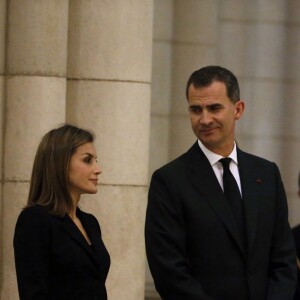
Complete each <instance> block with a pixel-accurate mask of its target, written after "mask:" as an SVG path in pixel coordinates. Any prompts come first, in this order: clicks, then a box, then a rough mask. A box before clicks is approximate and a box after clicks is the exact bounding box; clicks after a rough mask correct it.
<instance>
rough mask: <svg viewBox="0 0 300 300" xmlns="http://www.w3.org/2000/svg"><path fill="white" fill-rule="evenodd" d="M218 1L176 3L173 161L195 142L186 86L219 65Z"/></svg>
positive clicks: (172, 125) (171, 139)
mask: <svg viewBox="0 0 300 300" xmlns="http://www.w3.org/2000/svg"><path fill="white" fill-rule="evenodd" d="M218 3H219V1H217V0H185V1H181V0H175V2H174V4H175V6H174V37H173V62H172V73H173V77H172V103H171V117H170V118H171V119H170V159H172V158H175V157H177V156H178V155H179V154H181V153H183V152H184V151H186V150H187V149H188V147H189V146H191V144H192V143H193V142H194V141H195V139H196V138H195V136H194V134H193V131H192V129H191V126H190V121H189V117H188V105H187V101H186V97H185V85H186V82H187V79H188V77H189V76H190V74H191V73H192V72H193V71H195V70H196V69H198V68H200V67H204V66H206V65H209V64H215V63H216V58H217V38H218V36H217V33H218Z"/></svg>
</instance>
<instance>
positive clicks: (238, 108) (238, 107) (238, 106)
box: [235, 100, 245, 120]
mask: <svg viewBox="0 0 300 300" xmlns="http://www.w3.org/2000/svg"><path fill="white" fill-rule="evenodd" d="M244 111H245V102H244V101H243V100H239V101H238V102H236V103H235V119H236V120H239V119H240V118H241V117H242V115H243V113H244Z"/></svg>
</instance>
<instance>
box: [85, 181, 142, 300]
mask: <svg viewBox="0 0 300 300" xmlns="http://www.w3.org/2000/svg"><path fill="white" fill-rule="evenodd" d="M100 181H101V177H100ZM146 194H147V189H146V187H145V186H117V185H114V186H112V185H100V187H99V191H98V194H96V195H84V197H83V199H82V200H81V202H80V203H81V207H82V208H83V209H84V210H85V211H89V212H91V213H93V214H94V215H95V216H96V217H97V219H98V221H99V223H100V226H101V229H102V236H103V240H104V242H105V245H106V246H107V249H108V251H109V253H110V256H111V268H110V271H109V275H108V280H107V288H108V299H113V300H118V299H143V295H144V282H145V276H144V273H145V272H144V270H145V249H144V222H145V209H146V197H147V195H146Z"/></svg>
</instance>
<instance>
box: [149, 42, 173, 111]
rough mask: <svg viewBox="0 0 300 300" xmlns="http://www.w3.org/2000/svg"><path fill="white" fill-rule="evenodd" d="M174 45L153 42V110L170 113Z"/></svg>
mask: <svg viewBox="0 0 300 300" xmlns="http://www.w3.org/2000/svg"><path fill="white" fill-rule="evenodd" d="M172 54H173V52H172V46H171V44H170V43H165V42H154V43H153V64H152V82H151V84H152V90H151V112H152V113H155V114H160V115H162V114H163V115H168V114H169V113H170V103H171V87H172V76H173V74H172V58H173V56H172Z"/></svg>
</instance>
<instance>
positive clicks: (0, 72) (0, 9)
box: [0, 1, 6, 295]
mask: <svg viewBox="0 0 300 300" xmlns="http://www.w3.org/2000/svg"><path fill="white" fill-rule="evenodd" d="M5 23H6V1H1V2H0V245H3V235H2V229H1V227H2V226H1V224H2V183H3V182H2V179H3V178H2V165H3V161H2V158H3V125H2V124H3V107H4V92H5V89H4V82H5V75H4V70H5ZM2 280H3V273H2V247H1V246H0V295H1V289H2V288H1V286H2V284H1V283H2Z"/></svg>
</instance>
